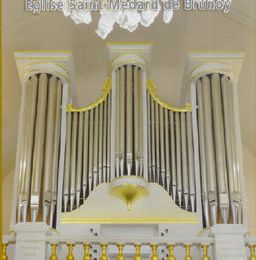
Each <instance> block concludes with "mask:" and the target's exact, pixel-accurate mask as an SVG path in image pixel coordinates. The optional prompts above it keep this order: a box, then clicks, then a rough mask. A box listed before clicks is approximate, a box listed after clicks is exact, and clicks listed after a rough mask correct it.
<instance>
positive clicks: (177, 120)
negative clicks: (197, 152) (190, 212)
mask: <svg viewBox="0 0 256 260" xmlns="http://www.w3.org/2000/svg"><path fill="white" fill-rule="evenodd" d="M174 117H175V130H176V131H175V137H176V173H177V179H176V182H177V193H178V203H179V206H181V200H182V176H181V149H180V148H181V131H180V113H179V112H175V113H174Z"/></svg>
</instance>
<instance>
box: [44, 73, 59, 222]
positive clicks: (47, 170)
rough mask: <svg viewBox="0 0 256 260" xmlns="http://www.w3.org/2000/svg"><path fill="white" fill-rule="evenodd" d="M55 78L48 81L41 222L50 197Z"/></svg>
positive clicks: (49, 202) (47, 209)
mask: <svg viewBox="0 0 256 260" xmlns="http://www.w3.org/2000/svg"><path fill="white" fill-rule="evenodd" d="M56 85H57V78H56V77H54V76H52V77H51V78H50V80H49V91H48V106H47V125H46V138H45V142H46V143H45V144H46V147H45V166H44V185H43V201H44V202H43V204H44V206H43V221H45V222H46V221H47V218H48V214H49V211H50V206H51V199H52V198H51V197H52V167H53V160H52V158H53V144H54V126H55V125H54V122H55V116H56V96H57V88H56Z"/></svg>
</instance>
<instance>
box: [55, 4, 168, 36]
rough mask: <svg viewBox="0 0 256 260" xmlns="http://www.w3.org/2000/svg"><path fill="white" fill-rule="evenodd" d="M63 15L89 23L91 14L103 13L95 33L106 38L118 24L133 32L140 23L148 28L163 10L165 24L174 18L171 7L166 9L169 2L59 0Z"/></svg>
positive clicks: (76, 20) (77, 21) (75, 20)
mask: <svg viewBox="0 0 256 260" xmlns="http://www.w3.org/2000/svg"><path fill="white" fill-rule="evenodd" d="M60 1H61V2H62V4H63V13H64V15H65V16H70V17H71V19H72V20H74V22H75V23H76V24H81V23H85V24H89V23H91V21H92V15H91V13H92V11H100V19H99V22H98V28H97V30H96V33H97V34H98V36H99V37H101V38H102V39H106V38H107V36H108V34H109V33H110V32H111V31H112V30H113V28H114V25H115V24H118V25H119V26H120V27H121V28H123V29H126V30H128V31H129V32H133V31H135V30H136V29H137V27H138V25H139V24H141V25H143V26H145V27H149V26H150V25H151V24H152V23H153V22H154V20H155V18H156V17H157V16H158V15H159V13H160V11H161V8H162V9H163V21H164V22H165V23H170V22H171V20H172V16H173V9H172V7H171V6H169V7H166V6H167V5H166V3H167V2H166V1H168V0H105V2H104V0H103V2H101V0H60Z"/></svg>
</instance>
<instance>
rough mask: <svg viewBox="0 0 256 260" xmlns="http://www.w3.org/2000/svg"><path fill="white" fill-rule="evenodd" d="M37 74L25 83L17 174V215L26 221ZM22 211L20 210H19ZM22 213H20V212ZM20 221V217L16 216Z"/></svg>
mask: <svg viewBox="0 0 256 260" xmlns="http://www.w3.org/2000/svg"><path fill="white" fill-rule="evenodd" d="M37 84H38V79H37V76H32V77H31V80H28V82H27V84H26V95H25V98H26V102H25V104H26V105H25V113H24V119H23V127H24V130H23V133H24V134H23V144H22V148H23V149H22V151H23V152H22V155H23V157H22V158H21V162H22V163H21V170H22V172H21V175H20V176H19V182H20V191H19V196H20V197H19V209H18V210H19V214H18V215H19V216H21V215H22V221H23V222H25V221H27V211H28V203H29V192H30V191H29V190H30V179H31V168H32V150H33V142H34V123H35V114H36V97H37ZM21 211H22V212H21ZM21 213H22V214H21ZM18 221H20V217H19V218H18Z"/></svg>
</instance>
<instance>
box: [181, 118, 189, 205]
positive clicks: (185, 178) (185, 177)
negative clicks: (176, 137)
mask: <svg viewBox="0 0 256 260" xmlns="http://www.w3.org/2000/svg"><path fill="white" fill-rule="evenodd" d="M180 119H181V151H182V156H181V159H182V161H181V163H182V167H181V168H182V181H183V195H184V200H185V209H186V210H187V209H188V199H189V190H188V166H187V163H188V162H187V138H186V121H185V120H186V118H185V114H184V113H181V114H180Z"/></svg>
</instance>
